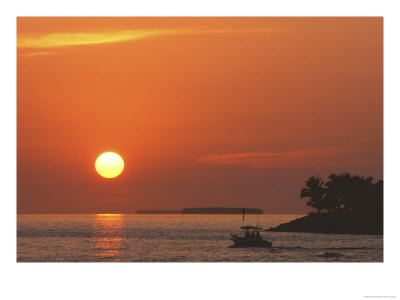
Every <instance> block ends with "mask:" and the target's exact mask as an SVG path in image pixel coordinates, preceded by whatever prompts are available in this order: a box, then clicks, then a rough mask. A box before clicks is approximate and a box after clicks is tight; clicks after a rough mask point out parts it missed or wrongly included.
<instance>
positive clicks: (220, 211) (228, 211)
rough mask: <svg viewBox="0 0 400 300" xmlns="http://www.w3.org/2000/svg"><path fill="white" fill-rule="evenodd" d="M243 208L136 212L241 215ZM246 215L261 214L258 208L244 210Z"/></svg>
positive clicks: (192, 208) (139, 211)
mask: <svg viewBox="0 0 400 300" xmlns="http://www.w3.org/2000/svg"><path fill="white" fill-rule="evenodd" d="M242 210H243V207H240V208H238V207H191V208H184V209H182V210H137V211H136V213H137V214H242V212H243V211H242ZM245 212H246V214H252V215H254V214H263V213H264V212H263V210H262V209H259V208H246V207H245Z"/></svg>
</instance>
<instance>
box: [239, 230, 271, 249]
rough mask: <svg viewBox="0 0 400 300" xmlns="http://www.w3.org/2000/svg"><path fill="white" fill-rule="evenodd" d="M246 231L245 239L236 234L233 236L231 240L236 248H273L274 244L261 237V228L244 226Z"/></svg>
mask: <svg viewBox="0 0 400 300" xmlns="http://www.w3.org/2000/svg"><path fill="white" fill-rule="evenodd" d="M240 228H241V229H244V237H242V236H238V235H236V234H231V236H232V237H231V240H232V241H233V243H234V247H262V248H269V247H272V242H270V241H267V240H264V239H263V238H262V237H261V235H260V230H263V228H262V227H260V226H242V227H240Z"/></svg>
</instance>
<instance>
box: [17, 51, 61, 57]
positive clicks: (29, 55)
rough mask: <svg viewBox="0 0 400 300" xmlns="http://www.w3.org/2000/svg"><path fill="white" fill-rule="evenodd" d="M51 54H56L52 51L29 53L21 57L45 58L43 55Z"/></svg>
mask: <svg viewBox="0 0 400 300" xmlns="http://www.w3.org/2000/svg"><path fill="white" fill-rule="evenodd" d="M51 54H54V52H51V51H39V52H27V53H22V54H21V55H23V56H28V57H32V56H43V55H51Z"/></svg>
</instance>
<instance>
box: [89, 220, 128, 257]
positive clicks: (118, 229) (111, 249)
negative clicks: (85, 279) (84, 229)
mask: <svg viewBox="0 0 400 300" xmlns="http://www.w3.org/2000/svg"><path fill="white" fill-rule="evenodd" d="M123 219H124V215H123V214H97V215H95V217H94V220H93V225H94V240H93V244H92V247H91V249H92V250H93V251H95V256H96V257H98V258H99V260H100V261H104V260H110V261H119V255H120V254H121V250H122V248H123V247H122V246H123V242H124V240H125V239H124V238H123V237H122V236H121V234H122V226H123Z"/></svg>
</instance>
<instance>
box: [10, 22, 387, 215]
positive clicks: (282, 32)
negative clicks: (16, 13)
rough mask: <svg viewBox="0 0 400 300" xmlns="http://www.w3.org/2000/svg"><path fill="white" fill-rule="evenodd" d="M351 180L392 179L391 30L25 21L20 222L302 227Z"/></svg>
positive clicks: (341, 25)
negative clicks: (62, 217)
mask: <svg viewBox="0 0 400 300" xmlns="http://www.w3.org/2000/svg"><path fill="white" fill-rule="evenodd" d="M105 151H114V152H117V153H119V154H120V155H121V156H122V157H123V159H124V161H125V169H124V171H123V173H122V174H121V175H120V176H119V177H116V178H114V179H105V178H102V177H100V176H99V175H98V174H97V173H96V170H95V168H94V163H95V160H96V158H97V156H98V155H99V154H101V153H102V152H105ZM343 171H347V172H350V173H352V174H357V175H364V176H372V177H374V179H376V180H377V179H382V178H383V19H382V18H365V17H364V18H76V17H75V18H28V17H22V18H18V19H17V210H18V213H132V212H135V210H139V209H172V210H174V209H181V208H184V207H204V206H229V207H243V206H245V207H258V208H261V209H263V210H264V212H265V213H305V212H307V211H308V210H309V209H308V208H307V207H306V205H305V203H306V201H305V200H301V199H300V197H299V195H300V189H301V188H302V187H303V186H304V183H305V181H306V180H307V178H308V177H310V176H312V175H316V174H319V175H321V176H322V177H324V178H326V177H327V176H328V175H329V174H331V173H332V172H343Z"/></svg>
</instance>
